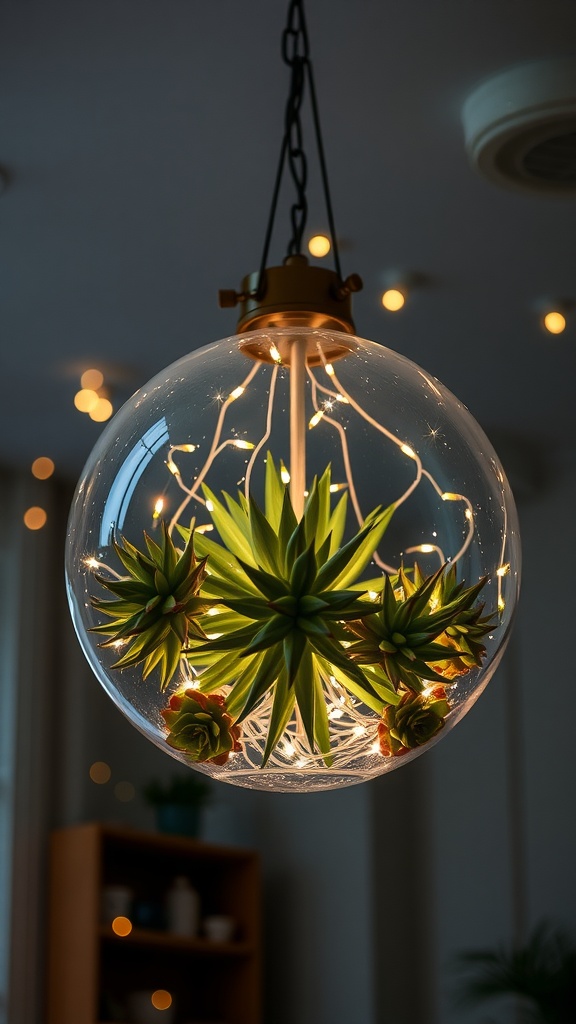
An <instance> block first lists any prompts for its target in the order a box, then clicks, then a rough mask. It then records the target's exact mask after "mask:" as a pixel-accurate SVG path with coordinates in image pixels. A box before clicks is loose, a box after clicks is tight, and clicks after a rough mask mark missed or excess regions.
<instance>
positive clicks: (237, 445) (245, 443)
mask: <svg viewBox="0 0 576 1024" xmlns="http://www.w3.org/2000/svg"><path fill="white" fill-rule="evenodd" d="M232 443H233V445H234V447H235V448H244V449H245V450H246V451H252V449H253V447H254V445H253V444H252V442H251V441H241V440H238V441H233V442H232Z"/></svg>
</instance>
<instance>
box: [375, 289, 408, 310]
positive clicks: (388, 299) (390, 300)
mask: <svg viewBox="0 0 576 1024" xmlns="http://www.w3.org/2000/svg"><path fill="white" fill-rule="evenodd" d="M381 301H382V305H383V306H384V309H387V310H388V311H389V312H390V313H396V312H397V311H398V310H399V309H402V306H403V305H404V303H405V302H406V296H405V295H404V293H403V292H401V291H400V289H399V288H388V289H387V290H386V291H385V292H384V293H383V295H382V300H381Z"/></svg>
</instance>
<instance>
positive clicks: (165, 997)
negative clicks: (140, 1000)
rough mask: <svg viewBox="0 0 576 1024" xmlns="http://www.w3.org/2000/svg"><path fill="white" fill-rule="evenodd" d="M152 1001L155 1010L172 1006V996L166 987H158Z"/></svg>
mask: <svg viewBox="0 0 576 1024" xmlns="http://www.w3.org/2000/svg"><path fill="white" fill-rule="evenodd" d="M150 1002H151V1003H152V1006H153V1007H154V1009H155V1010H167V1009H168V1008H169V1007H170V1006H172V996H171V995H170V993H169V992H168V991H167V990H166V989H165V988H157V989H156V991H155V992H153V993H152V995H151V996H150Z"/></svg>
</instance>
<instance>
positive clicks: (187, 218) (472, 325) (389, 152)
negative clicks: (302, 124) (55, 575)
mask: <svg viewBox="0 0 576 1024" xmlns="http://www.w3.org/2000/svg"><path fill="white" fill-rule="evenodd" d="M286 8H287V0H244V2H242V3H241V2H239V0H208V2H202V3H201V2H200V0H162V2H160V0H99V2H98V3H87V2H80V3H79V2H78V0H26V2H25V3H23V2H22V0H4V3H3V5H2V10H1V12H0V124H1V130H0V165H2V167H3V168H4V170H5V172H6V174H7V177H8V184H7V187H6V189H5V191H4V194H3V196H2V197H0V224H1V229H0V239H1V240H0V245H1V248H2V263H3V270H2V275H1V278H0V281H1V284H0V289H1V295H2V300H1V304H2V312H1V319H2V334H1V338H2V340H1V348H0V374H1V380H2V391H1V394H2V399H1V402H0V463H9V464H13V465H21V466H25V465H27V464H28V462H29V461H31V460H32V459H33V458H34V457H35V456H37V455H50V456H52V457H53V458H54V459H55V461H56V463H57V466H58V468H59V470H60V472H61V473H62V474H64V475H67V476H70V477H73V476H75V475H77V474H78V473H79V471H80V469H81V467H82V464H83V462H84V460H85V459H86V457H87V455H88V452H89V451H90V449H91V447H92V445H93V444H94V442H95V440H96V438H97V436H98V434H99V432H100V431H101V429H102V428H101V426H99V425H98V424H95V423H92V422H91V421H90V420H89V419H88V417H86V416H84V415H81V414H80V413H78V412H76V410H75V409H74V407H73V404H72V399H73V395H74V392H75V391H76V389H77V379H78V375H79V372H80V371H81V370H82V369H85V368H86V367H88V366H93V365H96V366H99V367H101V368H103V369H104V370H108V371H109V379H110V380H111V381H112V382H113V383H115V385H116V390H115V395H114V396H113V399H114V401H115V403H116V404H118V402H119V401H123V400H124V399H125V398H126V397H128V395H129V394H130V393H131V391H133V390H134V389H135V388H136V387H138V386H139V385H140V384H142V383H144V381H145V380H147V379H148V378H149V377H150V376H151V375H152V374H153V373H155V372H156V371H157V370H159V369H160V368H161V367H162V366H163V365H166V364H167V363H170V362H172V361H173V360H174V359H176V358H178V357H179V356H181V355H183V354H185V353H186V352H187V351H189V350H190V349H192V348H196V347H199V346H200V345H203V344H206V343H208V342H210V341H212V340H215V339H216V338H218V337H222V336H225V335H227V334H231V333H233V332H234V322H235V321H234V311H230V310H219V308H218V305H217V290H218V289H219V288H234V287H236V286H239V284H240V280H241V278H242V277H243V276H244V275H245V274H246V273H249V272H250V271H252V270H255V269H257V267H258V264H259V260H260V252H261V247H262V241H263V234H264V228H265V222H266V217H267V212H268V207H269V202H270V196H271V190H272V183H273V176H274V171H275V166H276V161H277V156H278V149H279V145H280V138H281V134H282V118H283V108H284V102H285V98H286V91H287V81H288V74H287V69H286V67H285V65H283V64H282V61H281V58H280V36H281V32H282V29H283V27H284V22H285V17H286ZM307 14H308V25H309V32H310V37H311V47H312V58H313V62H314V68H315V75H316V83H317V90H318V96H319V103H320V111H321V120H322V125H323V132H324V137H325V147H326V152H327V158H328V166H329V172H330V179H331V185H332V193H333V201H334V207H335V215H336V225H337V229H338V234H339V237H340V238H341V248H342V252H341V257H342V263H343V271H344V274H345V275H346V274H348V273H351V272H358V273H360V274H361V275H362V276H363V278H364V282H365V290H364V292H363V293H361V294H360V295H359V296H357V298H356V300H355V319H356V325H357V330H358V333H359V334H360V335H361V336H364V337H370V338H372V339H373V340H375V341H380V342H382V343H384V344H387V345H389V346H390V347H392V348H395V349H397V350H398V351H400V352H402V353H403V354H405V355H407V356H408V357H410V358H412V359H414V360H416V361H417V362H419V363H421V364H422V365H423V366H425V367H426V368H427V369H428V370H430V371H431V372H432V373H434V374H435V375H436V376H438V377H439V378H440V379H441V380H442V381H443V382H444V383H445V384H446V385H447V386H448V387H450V388H451V389H452V390H453V391H454V392H455V393H456V394H458V396H459V397H460V398H461V399H462V400H463V401H464V402H465V404H466V405H467V406H468V407H469V408H470V409H471V411H472V412H473V413H474V414H475V415H476V417H477V418H478V419H479V420H480V422H481V423H482V425H483V426H484V428H485V429H486V430H487V431H488V433H489V434H490V435H491V436H492V437H493V439H494V440H495V443H496V446H497V447H498V444H499V442H500V443H501V444H502V445H503V451H502V455H503V459H504V462H505V464H506V462H507V461H508V464H509V465H512V463H514V465H512V469H513V470H514V467H515V465H516V463H517V464H518V465H521V464H522V463H523V462H526V460H527V463H528V472H530V466H531V463H532V464H533V463H534V460H535V459H536V458H537V457H540V455H541V450H540V447H539V445H538V443H537V439H538V438H542V439H543V444H544V450H545V452H546V451H548V452H549V458H548V456H547V455H546V454H545V457H544V461H549V462H550V465H552V463H553V462H554V465H555V466H558V465H562V464H564V463H565V462H566V460H567V459H571V460H573V455H574V442H575V431H574V425H575V413H574V406H575V401H574V395H573V380H574V370H575V338H576V325H574V324H572V325H569V328H568V330H567V331H566V332H565V334H563V335H561V336H559V337H552V336H551V335H545V334H544V333H543V332H542V330H541V328H540V327H539V324H538V316H537V314H536V311H535V308H534V306H535V304H536V303H537V302H538V300H539V299H540V298H541V297H543V296H547V295H552V296H558V297H566V298H576V278H575V273H574V271H575V243H574V237H575V231H574V204H573V202H570V201H568V200H558V199H552V198H545V197H540V196H536V197H531V196H527V195H522V194H517V193H515V192H513V191H510V192H507V191H505V190H502V189H499V188H498V187H496V186H494V185H492V184H490V183H489V182H486V181H484V180H482V179H481V178H480V177H479V176H478V175H477V174H476V173H475V172H474V171H473V170H472V169H471V168H470V167H469V165H468V163H467V159H466V156H465V152H464V146H463V136H462V128H461V124H460V110H461V106H462V103H463V101H464V100H465V98H466V96H467V95H468V94H469V93H470V92H471V91H472V90H473V89H474V87H475V86H476V85H477V84H478V83H479V82H481V81H482V80H483V79H485V78H486V77H487V76H490V75H491V74H493V73H495V72H498V71H500V70H503V69H505V68H507V67H509V66H513V65H515V64H518V63H520V62H523V61H527V60H534V59H538V58H540V57H548V56H553V55H566V54H569V53H570V52H571V50H573V49H574V48H575V47H576V3H574V0H538V2H536V0H437V2H436V3H431V2H430V0H402V2H398V0H397V2H395V3H394V2H392V0H389V2H387V3H386V2H383V0H355V2H354V3H353V2H352V0H308V2H307ZM575 60H576V57H575ZM308 139H309V143H310V154H309V155H310V160H311V162H312V164H313V171H312V177H313V181H312V185H311V190H310V200H311V211H310V218H309V224H310V228H311V231H313V230H315V229H321V228H323V227H324V226H325V216H324V210H323V208H322V206H321V205H320V203H319V201H317V200H318V188H317V174H316V163H315V158H314V159H313V148H312V139H311V136H310V134H309V135H308ZM288 200H291V195H290V194H289V193H288V194H287V195H286V200H285V203H284V206H283V208H282V210H281V211H280V216H279V219H278V225H279V227H278V231H277V233H276V236H275V238H276V244H275V247H274V249H273V262H280V261H281V259H282V257H283V255H284V251H285V246H286V241H287V239H288V235H289V230H288V220H287V214H286V208H287V204H288ZM392 268H401V269H404V270H409V271H412V272H418V273H419V274H421V275H423V285H422V287H421V288H419V289H417V290H416V291H415V292H414V294H413V295H412V297H411V300H410V302H409V304H408V305H407V306H406V308H405V310H404V311H403V312H402V313H401V314H395V315H393V314H386V313H385V312H384V311H383V310H382V309H381V307H379V292H380V291H381V290H382V288H381V286H382V283H383V281H384V279H385V277H386V274H387V272H388V271H389V270H390V269H392ZM575 319H576V310H575ZM547 446H549V447H548V448H547ZM553 453H556V454H555V455H554V454H553Z"/></svg>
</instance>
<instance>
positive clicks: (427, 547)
mask: <svg viewBox="0 0 576 1024" xmlns="http://www.w3.org/2000/svg"><path fill="white" fill-rule="evenodd" d="M416 550H417V551H421V552H422V554H423V555H429V554H430V552H431V551H435V550H436V549H435V547H434V545H433V544H419V545H418V547H417V548H416Z"/></svg>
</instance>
